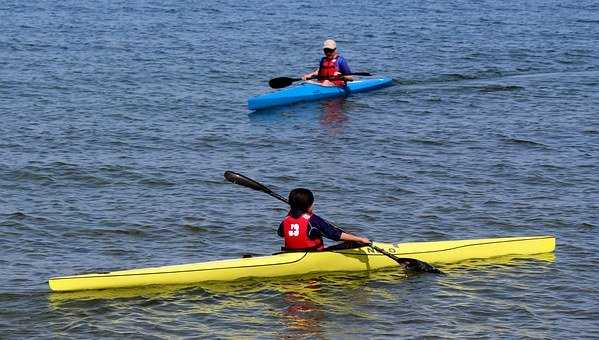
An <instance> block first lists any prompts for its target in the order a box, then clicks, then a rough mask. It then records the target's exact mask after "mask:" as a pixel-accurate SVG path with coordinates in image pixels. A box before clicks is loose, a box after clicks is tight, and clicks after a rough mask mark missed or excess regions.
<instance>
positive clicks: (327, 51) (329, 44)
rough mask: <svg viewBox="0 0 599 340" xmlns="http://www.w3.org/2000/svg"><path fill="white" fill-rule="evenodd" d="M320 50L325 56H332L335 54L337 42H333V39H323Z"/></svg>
mask: <svg viewBox="0 0 599 340" xmlns="http://www.w3.org/2000/svg"><path fill="white" fill-rule="evenodd" d="M322 51H323V52H324V55H325V56H326V57H327V58H333V57H334V56H335V52H336V51H337V43H335V40H333V39H327V40H325V41H324V44H323V45H322Z"/></svg>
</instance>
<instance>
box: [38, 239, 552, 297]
mask: <svg viewBox="0 0 599 340" xmlns="http://www.w3.org/2000/svg"><path fill="white" fill-rule="evenodd" d="M374 245H375V246H378V247H380V248H383V249H384V250H386V251H388V252H389V253H391V254H393V255H396V256H398V257H406V258H414V259H418V260H421V261H425V262H428V263H431V264H450V263H456V262H460V261H464V260H470V259H485V258H492V257H497V256H505V255H533V254H541V253H549V252H553V251H554V250H555V237H554V236H528V237H504V238H488V239H471V240H453V241H435V242H408V243H397V244H390V243H374ZM395 266H399V264H398V263H397V262H395V261H394V260H392V259H390V258H389V257H387V256H385V255H383V254H381V253H379V252H377V251H375V250H374V249H372V248H371V247H368V246H364V247H360V248H352V249H337V250H327V251H322V252H288V253H278V254H274V255H269V256H258V257H250V258H238V259H229V260H218V261H209V262H200V263H191V264H183V265H174V266H164V267H154V268H143V269H131V270H121V271H114V272H110V273H95V274H83V275H74V276H62V277H53V278H50V280H49V281H48V284H49V286H50V289H51V290H52V291H56V292H67V291H78V290H90V289H112V288H126V287H140V286H148V285H175V284H193V283H199V282H206V281H233V280H238V279H244V278H262V277H264V278H268V277H280V276H291V275H303V274H308V273H324V272H355V271H370V270H377V269H381V268H387V267H395Z"/></svg>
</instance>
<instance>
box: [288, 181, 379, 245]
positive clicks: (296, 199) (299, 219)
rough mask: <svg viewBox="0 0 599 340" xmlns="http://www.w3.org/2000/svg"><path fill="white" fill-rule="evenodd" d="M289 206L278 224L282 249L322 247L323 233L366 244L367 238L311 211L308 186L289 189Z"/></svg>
mask: <svg viewBox="0 0 599 340" xmlns="http://www.w3.org/2000/svg"><path fill="white" fill-rule="evenodd" d="M289 205H290V207H291V208H290V210H289V213H288V214H287V216H285V218H284V219H283V222H281V224H280V225H279V229H278V231H277V233H278V235H279V236H280V237H282V238H283V239H284V245H283V247H282V250H284V251H298V250H312V251H321V250H324V242H323V239H322V238H323V236H324V237H326V238H328V239H331V240H333V241H349V242H357V243H360V244H370V240H369V239H367V238H365V237H360V236H356V235H352V234H349V233H346V232H345V231H343V230H341V229H339V228H337V227H335V226H333V225H331V224H330V223H328V222H327V221H325V220H324V219H322V218H321V217H319V216H318V215H316V214H314V213H313V212H312V209H313V208H314V194H312V192H311V191H310V190H308V189H304V188H296V189H293V190H291V192H290V193H289Z"/></svg>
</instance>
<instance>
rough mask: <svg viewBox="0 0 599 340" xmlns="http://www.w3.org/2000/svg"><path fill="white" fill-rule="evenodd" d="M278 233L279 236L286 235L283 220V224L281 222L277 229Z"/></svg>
mask: <svg viewBox="0 0 599 340" xmlns="http://www.w3.org/2000/svg"><path fill="white" fill-rule="evenodd" d="M277 235H279V237H285V236H284V235H283V222H281V224H279V229H277Z"/></svg>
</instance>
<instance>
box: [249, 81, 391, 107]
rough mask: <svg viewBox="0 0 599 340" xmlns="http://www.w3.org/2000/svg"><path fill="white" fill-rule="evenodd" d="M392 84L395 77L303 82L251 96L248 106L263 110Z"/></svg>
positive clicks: (341, 95) (346, 94)
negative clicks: (333, 82)
mask: <svg viewBox="0 0 599 340" xmlns="http://www.w3.org/2000/svg"><path fill="white" fill-rule="evenodd" d="M391 85H393V79H391V78H377V79H365V80H357V81H352V82H348V83H347V87H337V86H321V85H318V84H314V83H303V84H300V85H296V86H292V87H288V88H286V89H283V90H279V91H275V92H270V93H266V94H263V95H259V96H255V97H251V98H250V99H248V108H249V109H250V110H261V109H267V108H271V107H275V106H283V105H289V104H293V103H299V102H305V101H315V100H321V99H327V98H335V97H344V96H348V95H350V94H352V93H358V92H365V91H371V90H376V89H380V88H383V87H387V86H391Z"/></svg>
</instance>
